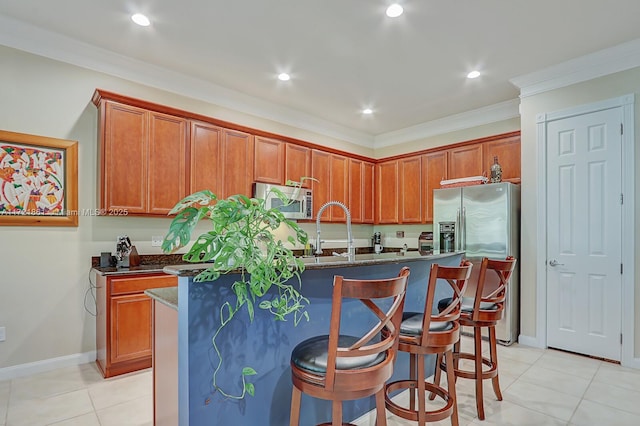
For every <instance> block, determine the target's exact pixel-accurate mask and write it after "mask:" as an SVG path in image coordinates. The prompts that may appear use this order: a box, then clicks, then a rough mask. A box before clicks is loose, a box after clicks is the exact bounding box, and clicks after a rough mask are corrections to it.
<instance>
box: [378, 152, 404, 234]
mask: <svg viewBox="0 0 640 426" xmlns="http://www.w3.org/2000/svg"><path fill="white" fill-rule="evenodd" d="M375 179H376V184H375V191H376V201H375V206H376V207H375V208H376V210H375V223H398V200H399V198H398V160H393V161H385V162H383V163H378V164H376V171H375Z"/></svg>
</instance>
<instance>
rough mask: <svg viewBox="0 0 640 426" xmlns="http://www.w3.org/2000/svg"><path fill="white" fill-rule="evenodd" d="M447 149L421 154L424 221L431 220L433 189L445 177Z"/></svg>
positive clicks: (428, 221)
mask: <svg viewBox="0 0 640 426" xmlns="http://www.w3.org/2000/svg"><path fill="white" fill-rule="evenodd" d="M447 178H448V176H447V151H436V152H431V153H428V154H424V155H423V156H422V191H423V192H422V194H423V196H422V205H423V208H424V210H423V212H424V218H423V222H424V223H430V222H433V190H434V189H438V188H440V181H442V180H445V179H447Z"/></svg>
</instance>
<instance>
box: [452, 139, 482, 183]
mask: <svg viewBox="0 0 640 426" xmlns="http://www.w3.org/2000/svg"><path fill="white" fill-rule="evenodd" d="M447 155H448V158H447V179H457V178H463V177H469V176H481V175H482V174H483V172H484V171H485V168H484V163H483V161H482V144H481V143H476V144H471V145H462V146H459V147H456V148H451V149H448V150H447Z"/></svg>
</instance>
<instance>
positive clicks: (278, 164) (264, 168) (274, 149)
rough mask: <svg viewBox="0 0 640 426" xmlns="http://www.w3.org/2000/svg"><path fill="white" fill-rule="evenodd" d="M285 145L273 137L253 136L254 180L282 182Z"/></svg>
mask: <svg viewBox="0 0 640 426" xmlns="http://www.w3.org/2000/svg"><path fill="white" fill-rule="evenodd" d="M285 145H286V144H285V143H284V142H282V141H278V140H275V139H269V138H265V137H262V136H256V137H255V152H254V167H253V174H254V179H255V181H256V182H265V183H273V184H276V185H282V184H284V182H285V178H284V175H285V173H284V164H285V163H284V161H285Z"/></svg>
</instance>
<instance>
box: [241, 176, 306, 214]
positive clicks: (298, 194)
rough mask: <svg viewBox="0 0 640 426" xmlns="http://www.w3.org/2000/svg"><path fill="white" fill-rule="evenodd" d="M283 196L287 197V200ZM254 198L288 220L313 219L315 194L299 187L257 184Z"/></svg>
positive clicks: (255, 184) (254, 188) (254, 187)
mask: <svg viewBox="0 0 640 426" xmlns="http://www.w3.org/2000/svg"><path fill="white" fill-rule="evenodd" d="M281 195H284V196H285V197H286V199H285V200H283V199H282V198H281ZM253 196H254V197H255V198H262V199H264V200H265V203H266V206H267V208H276V209H278V210H280V211H281V212H282V214H284V216H285V217H286V218H288V219H313V193H312V192H311V190H310V189H306V188H299V187H297V186H282V185H272V184H269V183H262V182H256V183H254V184H253Z"/></svg>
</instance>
